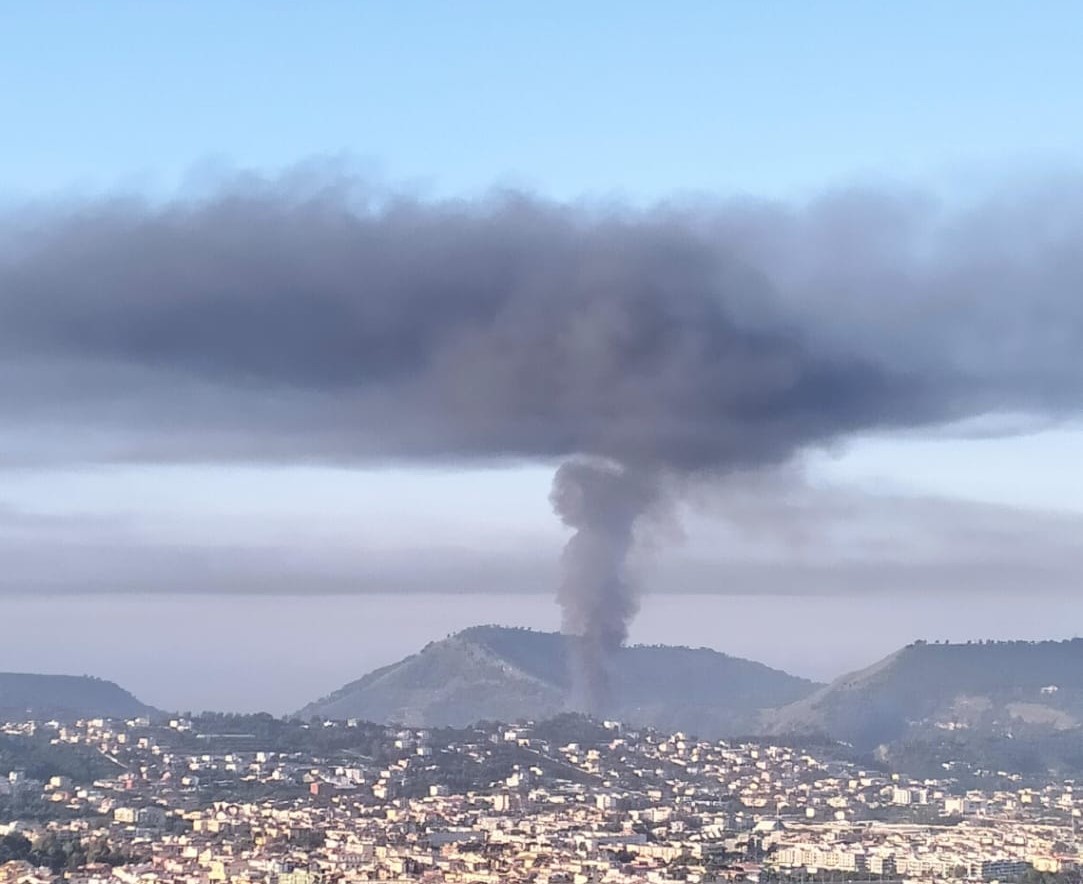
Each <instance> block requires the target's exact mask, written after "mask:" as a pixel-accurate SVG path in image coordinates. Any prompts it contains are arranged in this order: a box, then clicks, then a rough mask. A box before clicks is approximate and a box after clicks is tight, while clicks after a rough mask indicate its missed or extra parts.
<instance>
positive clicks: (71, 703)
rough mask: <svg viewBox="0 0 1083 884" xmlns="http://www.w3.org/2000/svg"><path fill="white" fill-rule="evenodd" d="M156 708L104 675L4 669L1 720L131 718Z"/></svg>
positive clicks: (0, 685) (0, 683)
mask: <svg viewBox="0 0 1083 884" xmlns="http://www.w3.org/2000/svg"><path fill="white" fill-rule="evenodd" d="M155 711H156V710H154V709H153V708H152V707H150V706H147V705H146V704H145V703H141V702H140V701H139V700H137V699H136V698H135V697H133V696H132V695H131V694H130V693H128V692H127V691H126V690H124V689H123V688H121V687H119V686H118V685H116V684H114V683H113V682H111V681H105V680H103V679H100V678H93V677H91V676H87V675H33V674H30V673H23V672H0V720H2V719H4V718H5V717H10V718H19V719H22V718H27V717H35V718H46V717H48V718H58V717H59V718H64V717H69V718H70V717H84V718H85V717H95V718H131V717H133V716H136V715H150V714H152V713H153V712H155Z"/></svg>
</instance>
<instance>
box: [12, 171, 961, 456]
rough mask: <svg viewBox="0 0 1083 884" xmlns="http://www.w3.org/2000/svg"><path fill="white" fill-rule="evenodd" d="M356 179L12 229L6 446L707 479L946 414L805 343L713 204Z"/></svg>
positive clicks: (936, 404) (752, 255) (825, 347)
mask: <svg viewBox="0 0 1083 884" xmlns="http://www.w3.org/2000/svg"><path fill="white" fill-rule="evenodd" d="M353 193H354V191H353V189H352V188H351V187H350V186H348V184H343V185H341V186H334V185H331V186H328V187H326V188H324V189H322V190H319V191H317V192H314V193H311V194H309V193H306V194H298V193H296V192H294V191H293V190H292V189H290V188H285V187H283V188H279V187H276V185H275V184H273V183H270V184H266V185H264V186H258V187H257V186H248V187H247V188H241V187H237V188H234V189H229V188H227V189H225V190H224V191H223V192H222V193H221V194H219V195H218V196H214V197H210V198H204V199H202V200H200V201H192V202H184V201H178V202H176V203H174V204H169V205H165V206H155V207H151V206H141V205H138V204H132V203H123V202H119V203H116V204H112V203H108V202H105V203H99V204H88V205H83V206H78V207H72V208H69V209H68V210H66V211H59V210H58V211H56V212H55V213H53V214H49V213H46V214H45V215H44V216H42V215H41V214H39V215H37V216H35V218H36V222H37V226H36V228H35V229H34V230H32V231H28V232H23V233H22V234H20V235H19V236H16V235H15V234H13V233H10V230H11V229H13V228H17V224H16V223H15V221H12V220H9V222H8V224H7V225H6V228H7V229H8V230H9V234H8V239H9V242H8V243H6V247H5V249H4V250H3V252H4V254H5V259H4V261H3V263H2V265H0V345H2V348H3V350H2V355H0V361H2V374H0V408H2V409H3V414H4V415H5V420H4V422H3V424H4V426H3V428H2V429H3V432H4V434H5V436H6V437H7V438H8V439H9V440H10V445H8V446H7V447H8V448H9V454H8V457H9V458H19V457H21V458H24V459H33V457H34V454H35V448H36V447H37V443H39V442H40V447H39V448H38V452H39V455H40V456H41V457H42V458H43V459H64V458H70V459H76V460H82V459H109V458H115V459H148V460H154V459H163V460H174V459H190V458H193V457H195V458H205V459H217V458H235V457H239V458H257V459H267V460H297V459H302V460H304V459H324V460H336V461H365V460H371V459H386V458H397V459H411V458H426V459H447V460H460V459H475V458H480V459H493V458H511V459H515V458H558V457H564V456H566V455H569V454H587V455H597V456H603V457H610V458H614V459H617V460H620V461H622V462H631V461H635V462H641V463H645V464H649V465H652V466H672V467H674V468H677V469H680V470H684V469H690V468H701V467H708V468H709V467H716V466H720V467H724V468H728V467H730V466H732V465H735V464H744V463H765V462H773V461H778V460H784V459H785V458H786V457H788V456H789V455H790V454H791V453H792V451H793V450H794V449H795V448H796V447H799V446H801V445H804V444H808V443H814V442H818V441H823V440H827V439H830V438H833V437H834V436H837V435H838V434H841V433H847V432H851V431H854V430H859V429H867V428H869V427H882V426H883V427H891V426H906V425H911V424H914V423H923V422H928V421H931V420H938V419H940V418H941V417H944V416H945V415H946V414H950V413H952V412H954V411H958V410H960V409H959V405H958V403H956V402H955V401H951V400H948V399H946V398H945V397H944V395H943V394H942V388H944V386H945V384H947V386H948V387H950V386H951V384H950V381H951V380H952V379H951V378H945V377H944V376H942V375H939V374H938V375H937V376H935V377H931V376H929V375H928V374H923V373H921V372H914V371H911V370H909V369H908V368H907V366H904V365H900V364H898V361H897V360H895V361H893V360H890V359H884V358H881V357H882V354H881V353H880V352H878V350H877V348H876V347H870V346H868V343H869V342H867V341H864V342H854V341H849V340H844V341H839V340H829V339H828V336H826V335H823V334H821V327H820V325H818V324H817V323H818V322H819V321H820V320H822V317H819V316H818V315H817V316H816V320H817V321H813V320H812V319H810V317H809V315H807V314H808V312H809V307H808V306H807V305H805V304H803V303H802V305H801V309H795V308H793V304H792V303H790V302H788V301H787V299H786V295H787V292H786V290H783V289H780V288H779V285H780V284H782V283H786V282H788V280H786V279H780V280H776V281H771V280H770V274H769V273H767V272H765V269H764V267H762V266H760V263H759V261H760V259H761V258H762V256H763V253H764V252H765V248H766V247H764V246H762V244H761V245H760V246H759V247H758V251H757V248H753V247H752V246H750V245H749V244H748V243H744V244H742V241H741V238H740V237H738V236H735V235H732V234H731V233H726V232H725V230H724V229H723V227H724V225H722V220H721V219H726V218H732V219H739V218H740V213H739V212H735V210H727V209H725V208H719V209H718V217H717V218H716V219H715V222H714V225H715V226H714V229H712V230H707V229H705V226H704V225H703V224H702V223H701V222H700V221H699V220H698V219H697V218H694V217H693V216H692V215H691V214H682V213H680V212H677V211H669V210H663V209H658V210H654V211H643V212H639V211H633V210H620V209H618V210H606V211H602V210H590V209H585V208H580V207H575V206H564V205H558V204H551V203H547V202H545V201H542V200H539V199H535V198H531V197H527V196H524V195H518V194H509V195H501V196H495V197H493V198H490V199H486V200H479V201H475V202H446V203H422V202H417V201H410V200H406V199H402V200H394V199H392V200H385V201H381V202H378V203H370V204H366V203H364V202H363V200H358V199H357V198H356V197H355V196H352V194H353ZM730 223H737V222H736V221H731V222H730ZM720 231H721V232H720ZM723 233H724V234H725V235H722V234H723ZM778 257H779V259H780V260H783V261H789V260H790V259H791V256H789V255H788V254H780V255H779V256H778ZM813 275H815V274H813ZM798 288H799V287H794V289H793V291H797V290H798ZM813 313H815V311H813ZM843 321H844V322H849V318H848V317H843ZM912 342H913V343H914V344H915V345H920V346H922V347H924V346H925V343H926V342H925V340H924V337H923V336H922V334H920V333H919V334H915V335H913V336H912ZM859 344H860V345H859ZM962 410H963V411H964V412H965V411H966V408H965V406H964V407H963V408H962ZM61 437H63V438H61Z"/></svg>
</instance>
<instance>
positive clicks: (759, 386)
mask: <svg viewBox="0 0 1083 884" xmlns="http://www.w3.org/2000/svg"><path fill="white" fill-rule="evenodd" d="M0 232H2V237H0V238H2V241H0V415H2V416H3V419H2V423H0V452H2V458H3V461H4V462H7V463H23V462H34V461H37V462H50V461H52V462H56V461H61V462H70V461H86V460H150V461H164V460H186V459H203V460H224V459H237V458H240V459H248V460H264V461H317V460H318V461H336V462H349V463H365V462H373V461H378V460H388V459H397V460H417V461H427V462H437V461H443V462H464V461H469V460H484V461H487V462H491V461H494V460H520V459H546V460H549V459H565V458H569V457H571V458H577V459H576V460H573V461H572V462H570V463H569V464H567V465H566V466H565V467H563V468H562V469H561V471H560V473H558V476H557V481H556V484H555V486H554V493H553V499H554V505H555V506H556V508H557V510H558V512H559V513H560V515H561V517H562V518H564V519H565V521H566V522H567V523H568V524H569V525H570V526H571V527H573V528H575V529H576V531H577V533H576V535H575V536H574V537H573V539H572V541H571V543H570V545H569V548H568V551H567V554H566V558H565V564H566V579H565V583H564V585H563V588H562V590H561V600H562V603H563V604H564V611H565V616H566V623H567V627H568V629H569V630H571V631H573V632H575V633H577V634H579V635H581V636H585V638H584V646H585V647H586V651H585V652H584V653H585V654H586V659H587V664H584V665H588V664H589V667H593V668H594V670H596V673H602V674H604V653H605V651H606V649H607V648H609V647H612V646H613V645H615V644H618V643H619V642H620V641H621V640H622V639H623V637H624V634H625V631H626V627H627V622H628V619H629V617H631V615H632V613H633V612H634V607H635V602H634V594H633V593H632V592H631V590H630V584H629V582H628V577H627V574H625V573H624V570H625V569H624V560H625V555H626V553H627V551H628V549H629V548H630V545H631V544H632V543H633V542H634V540H635V533H636V528H637V524H638V522H639V520H640V519H641V516H642V514H643V513H644V512H646V511H647V510H649V508H650V505H651V503H652V501H653V499H654V498H653V496H652V493H651V492H650V489H651V488H652V487H655V486H654V483H657V482H660V481H662V480H663V479H664V478H666V477H673V476H677V477H688V476H691V475H694V474H697V473H703V472H727V471H731V470H733V469H735V468H750V467H757V466H762V465H771V464H778V463H782V462H784V461H786V460H787V459H788V458H790V456H791V455H792V454H793V453H794V452H796V451H798V450H799V449H801V448H804V447H807V446H810V445H816V444H823V443H829V442H831V441H832V440H835V439H838V438H840V437H844V436H846V435H848V434H852V433H856V432H861V431H868V430H874V429H886V428H907V427H916V426H923V425H931V424H937V423H942V422H945V421H949V420H954V419H960V418H967V417H972V416H976V415H982V414H985V413H989V412H1000V411H1024V412H1030V413H1036V414H1041V415H1048V416H1054V417H1056V416H1062V415H1074V414H1077V413H1078V411H1079V409H1080V406H1081V405H1083V362H1081V361H1080V360H1079V358H1078V354H1079V353H1080V352H1083V249H1080V248H1079V244H1080V242H1081V241H1083V189H1081V187H1080V184H1079V182H1077V181H1068V182H1064V181H1062V182H1058V183H1057V185H1056V186H1047V187H1034V188H1029V189H1026V188H1018V189H1017V190H1016V191H1015V192H1013V193H1010V194H1006V195H1000V196H998V197H996V198H993V199H990V200H987V201H985V202H983V203H980V204H979V203H974V204H972V205H971V206H970V207H969V208H964V209H955V210H951V211H949V210H947V209H945V208H944V207H942V206H940V205H938V204H937V202H936V201H935V200H932V199H930V198H928V197H920V196H914V195H910V194H901V195H900V194H889V193H858V192H851V193H840V194H835V195H831V196H828V197H825V198H823V199H821V200H818V201H815V202H813V203H811V204H809V205H806V206H800V207H788V206H781V205H775V204H752V203H743V204H719V205H703V204H700V205H696V206H684V207H674V206H663V207H659V208H655V209H649V210H631V209H624V208H605V209H597V208H589V207H583V206H569V205H561V204H555V203H551V202H547V201H544V200H541V199H537V198H534V197H530V196H527V195H523V194H517V193H505V194H499V195H496V196H493V197H491V198H487V199H480V200H476V201H446V202H424V201H419V200H415V199H409V198H398V197H388V196H386V195H382V196H380V197H379V198H373V197H371V196H366V195H365V194H364V192H363V191H362V189H361V188H359V187H358V185H357V184H356V182H352V181H334V180H331V181H325V182H321V183H319V185H318V186H316V185H313V184H312V183H311V182H309V184H308V185H306V186H301V187H299V186H297V184H296V182H290V181H272V182H259V181H253V180H247V181H245V182H243V183H234V184H231V185H227V186H224V187H223V188H222V189H221V190H220V191H219V192H218V193H214V194H211V195H209V196H207V195H204V196H202V197H200V198H193V199H189V200H184V199H180V200H177V201H175V202H172V203H169V204H165V205H145V204H140V203H138V202H132V201H121V200H117V201H109V200H102V201H98V202H89V203H85V204H82V205H75V206H68V207H65V208H59V209H58V208H54V209H40V208H38V209H35V210H33V211H27V212H26V213H23V214H19V213H14V214H9V216H8V217H6V218H5V219H3V221H2V223H0ZM584 457H585V458H588V460H586V461H582V460H578V458H584ZM590 459H594V460H590ZM598 459H601V460H602V461H604V462H605V463H607V464H609V465H610V466H599V460H598ZM592 654H593V655H594V656H595V658H596V659H591V655H592ZM589 667H588V668H589ZM600 677H601V676H600V675H599V678H600ZM587 682H588V685H594V687H589V686H588V687H587V688H586V691H587V693H588V694H597V693H598V692H599V691H600V690H601V689H600V688H599V687H597V686H598V685H601V684H602V683H603V682H602V681H599V680H597V679H594V678H593V676H591V677H590V678H588V679H587ZM585 699H586V701H587V702H589V703H593V702H596V701H597V700H598V697H597V696H588V697H586V698H585Z"/></svg>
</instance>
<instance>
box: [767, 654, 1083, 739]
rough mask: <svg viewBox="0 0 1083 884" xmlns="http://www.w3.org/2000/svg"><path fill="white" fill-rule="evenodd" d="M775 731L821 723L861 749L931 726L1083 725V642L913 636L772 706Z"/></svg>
mask: <svg viewBox="0 0 1083 884" xmlns="http://www.w3.org/2000/svg"><path fill="white" fill-rule="evenodd" d="M764 724H765V728H764V729H765V730H766V731H768V732H769V733H775V734H780V733H799V732H809V731H819V732H823V733H826V734H828V735H830V736H832V737H834V738H836V739H839V740H845V741H847V742H850V743H853V744H854V745H855V746H858V747H861V748H872V747H875V746H877V745H880V744H885V743H891V742H893V741H897V740H900V739H902V738H904V737H906V736H908V735H912V734H914V733H917V732H920V731H923V730H940V731H948V730H951V731H970V732H974V733H978V732H985V733H988V732H996V731H1004V730H1007V729H1011V728H1016V729H1018V728H1024V727H1037V728H1040V729H1041V728H1044V729H1050V730H1066V729H1069V728H1074V727H1078V726H1080V725H1081V724H1083V640H1081V639H1073V640H1071V641H1062V642H1055V641H1046V642H982V643H978V644H927V643H925V642H915V643H914V644H912V645H908V646H907V647H905V648H903V649H902V650H899V651H896V652H895V653H894V654H892V655H890V656H889V657H886V658H885V659H883V660H881V661H880V662H879V663H876V664H874V665H872V666H870V667H869V668H867V669H863V670H861V671H859V672H854V673H850V674H849V675H844V676H843V677H842V678H839V679H837V680H836V681H834V682H832V683H831V684H830V685H827V686H826V687H823V688H821V689H820V690H818V691H815V692H814V693H812V694H810V695H808V696H806V697H804V698H801V699H799V700H797V701H796V702H794V703H792V704H790V705H789V706H786V707H784V708H782V709H779V710H776V711H774V712H767V713H765V714H764Z"/></svg>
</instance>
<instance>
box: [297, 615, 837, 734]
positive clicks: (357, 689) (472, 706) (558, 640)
mask: <svg viewBox="0 0 1083 884" xmlns="http://www.w3.org/2000/svg"><path fill="white" fill-rule="evenodd" d="M569 650H570V641H569V640H568V639H567V638H566V637H565V636H563V635H560V634H559V633H547V632H535V631H533V630H527V629H511V628H506V627H499V626H478V627H472V628H470V629H466V630H463V631H462V632H459V633H456V634H455V635H452V636H449V637H448V638H446V639H444V640H443V641H439V642H433V643H431V644H429V645H428V646H426V647H425V648H424V649H423V650H422V651H420V652H419V653H417V654H414V655H412V656H410V657H407V658H406V659H404V660H402V661H400V662H398V663H395V664H392V665H391V666H386V667H384V668H382V669H378V670H376V671H374V672H371V673H369V674H368V675H366V676H364V677H363V678H360V679H358V680H357V681H354V682H351V683H350V684H347V685H345V686H344V687H342V688H340V689H339V690H337V691H335V692H334V693H332V694H331V695H329V696H327V697H324V698H323V699H321V700H318V701H316V702H314V703H310V704H309V705H308V706H306V707H305V708H303V709H302V710H300V711H299V712H298V713H297V714H298V715H299V716H302V717H310V716H313V715H318V716H321V717H324V718H340V719H341V718H364V719H368V720H372V721H386V722H392V721H394V722H401V723H404V724H409V725H415V726H417V725H432V726H435V725H455V726H461V725H466V724H470V723H472V722H475V721H479V720H481V719H490V720H500V721H515V720H517V719H520V718H530V719H539V718H546V717H549V716H552V715H556V714H558V713H560V712H563V711H566V710H567V708H568V694H569V690H570V672H571V667H570V662H569ZM816 687H817V685H815V684H814V683H813V682H810V681H807V680H805V679H801V678H796V677H794V676H792V675H788V674H787V673H785V672H781V671H779V670H777V669H771V668H770V667H767V666H764V665H763V664H761V663H754V662H752V661H749V660H742V659H739V658H737V657H730V656H727V655H726V654H721V653H719V652H718V651H712V650H709V649H707V648H699V649H691V648H680V647H664V646H653V647H648V646H632V647H627V648H622V649H621V650H620V651H619V652H618V653H617V655H616V656H615V658H614V660H613V703H612V708H611V709H610V710H608V711H607V713H606V714H607V715H611V716H612V717H614V718H619V719H621V720H623V721H627V722H630V723H634V724H640V725H652V726H657V727H660V728H666V729H671V730H686V731H691V732H694V733H698V734H701V735H704V736H721V735H724V734H738V733H746V732H749V731H751V730H752V729H753V728H754V727H755V725H756V723H757V722H758V720H759V711H760V710H762V709H764V708H765V707H769V706H778V705H782V704H785V703H789V702H791V701H793V700H796V699H798V698H800V697H803V696H805V695H806V694H808V693H810V692H811V691H813V690H814V689H815V688H816Z"/></svg>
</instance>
